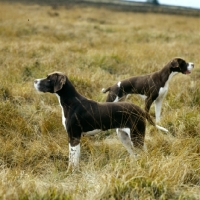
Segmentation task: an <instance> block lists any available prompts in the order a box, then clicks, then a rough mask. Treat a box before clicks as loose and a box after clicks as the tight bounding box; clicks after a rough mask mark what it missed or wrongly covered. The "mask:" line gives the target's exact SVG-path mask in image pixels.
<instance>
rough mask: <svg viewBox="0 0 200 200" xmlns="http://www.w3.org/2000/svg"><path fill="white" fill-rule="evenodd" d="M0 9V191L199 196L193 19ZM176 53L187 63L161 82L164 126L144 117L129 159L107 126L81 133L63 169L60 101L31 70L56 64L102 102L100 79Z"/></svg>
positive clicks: (16, 195) (197, 40)
mask: <svg viewBox="0 0 200 200" xmlns="http://www.w3.org/2000/svg"><path fill="white" fill-rule="evenodd" d="M0 13H1V14H0V69H1V72H0V144H1V148H0V197H1V199H9V200H10V199H11V200H17V199H23V200H25V199H34V200H35V199H43V200H47V199H70V200H71V199H77V200H78V199H87V200H93V199H110V200H111V199H137V200H144V199H149V200H150V199H167V200H169V199H177V200H182V199H184V200H186V199H187V200H188V199H192V200H193V199H194V200H197V199H200V133H199V129H200V88H199V85H200V80H199V78H200V67H199V64H200V62H199V52H200V26H199V24H200V19H199V18H193V17H186V16H185V17H184V16H169V15H162V14H144V13H143V14H141V13H131V12H123V11H114V10H108V9H106V8H102V7H100V8H94V7H87V6H84V7H83V6H82V7H80V6H78V5H77V6H70V7H67V6H51V5H49V6H48V5H43V6H41V5H37V4H20V3H12V4H6V3H5V2H4V3H3V2H0ZM177 56H178V57H182V58H184V59H186V60H187V61H190V62H194V64H195V69H194V70H193V72H192V74H190V75H183V74H178V75H177V76H175V77H174V78H173V79H172V81H171V82H170V87H169V92H168V95H167V97H166V99H165V100H164V102H163V107H162V120H161V125H162V126H164V127H166V128H167V129H169V133H168V134H165V133H163V132H160V131H158V130H157V129H155V128H154V127H152V126H151V125H149V124H147V130H146V139H145V142H146V146H147V149H148V153H146V154H145V153H144V154H141V156H140V158H139V159H138V160H137V161H136V160H132V159H131V158H130V157H129V155H128V153H127V151H126V150H125V148H124V147H123V146H122V144H121V143H120V142H119V140H118V138H117V136H116V134H115V130H109V131H106V132H102V133H101V134H99V135H96V136H94V137H83V138H82V141H81V161H80V166H81V167H80V171H78V172H73V173H68V172H67V165H68V138H67V134H66V132H65V130H64V127H63V126H62V122H61V109H60V107H59V104H58V101H57V98H56V96H55V95H52V94H42V93H38V92H37V91H36V90H35V89H34V87H33V81H34V79H36V78H42V77H45V76H46V75H47V74H48V73H50V72H53V71H61V72H64V73H65V74H66V75H67V76H68V77H69V79H70V80H71V81H72V82H73V84H74V85H75V86H76V88H77V90H78V91H79V92H80V93H81V94H83V95H84V96H86V97H88V98H91V99H94V100H97V101H105V98H106V95H105V94H102V93H101V89H102V88H103V87H107V86H110V85H111V84H114V83H115V82H116V81H118V80H121V79H123V78H127V77H130V76H133V75H138V74H146V73H150V72H152V71H155V70H159V69H160V68H161V67H163V66H164V65H165V64H166V63H167V62H169V61H170V60H171V59H172V58H174V57H177ZM128 101H130V102H134V103H135V104H137V105H140V106H141V107H142V108H144V102H143V100H141V99H140V98H139V97H137V96H134V95H132V97H130V98H129V99H128ZM150 113H151V115H153V116H154V106H152V108H151V112H150Z"/></svg>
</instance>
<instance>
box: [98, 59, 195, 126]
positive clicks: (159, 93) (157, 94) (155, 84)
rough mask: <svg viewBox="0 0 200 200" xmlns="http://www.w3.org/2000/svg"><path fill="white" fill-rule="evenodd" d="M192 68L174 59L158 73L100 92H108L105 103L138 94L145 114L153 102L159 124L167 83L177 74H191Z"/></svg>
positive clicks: (121, 82) (190, 65) (127, 80)
mask: <svg viewBox="0 0 200 200" xmlns="http://www.w3.org/2000/svg"><path fill="white" fill-rule="evenodd" d="M193 68H194V64H193V63H191V62H189V63H187V62H186V61H185V60H183V59H181V58H174V59H173V60H171V61H170V62H169V63H167V65H165V66H164V67H163V68H162V69H161V70H159V71H156V72H153V73H151V74H147V75H143V76H134V77H131V78H128V79H124V80H122V81H119V82H118V83H116V84H114V85H113V86H111V87H108V88H107V89H102V92H103V93H106V92H108V91H109V93H108V96H107V99H106V102H118V101H120V100H123V99H125V98H126V96H127V95H129V94H139V95H140V96H141V97H142V98H144V99H145V111H146V112H149V109H150V107H151V105H152V103H153V102H154V101H155V115H156V122H159V121H160V113H161V106H162V101H163V99H164V97H165V96H166V94H167V91H168V87H169V81H170V80H171V78H172V77H173V76H174V75H175V74H177V73H182V74H189V73H191V70H192V69H193Z"/></svg>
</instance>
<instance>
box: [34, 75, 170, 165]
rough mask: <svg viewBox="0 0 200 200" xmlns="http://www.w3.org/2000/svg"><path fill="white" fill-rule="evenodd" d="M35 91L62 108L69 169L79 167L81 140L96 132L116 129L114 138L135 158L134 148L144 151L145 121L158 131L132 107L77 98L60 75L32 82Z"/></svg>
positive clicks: (141, 111) (135, 107) (137, 108)
mask: <svg viewBox="0 0 200 200" xmlns="http://www.w3.org/2000/svg"><path fill="white" fill-rule="evenodd" d="M34 86H35V88H36V90H38V91H40V92H50V93H55V94H56V95H57V97H58V100H59V102H60V105H61V108H62V123H63V125H64V127H65V129H66V131H67V133H68V137H69V167H70V168H71V167H72V168H74V167H77V166H78V164H79V157H80V139H81V136H82V135H83V134H86V133H87V132H88V134H90V133H91V132H92V131H93V133H94V132H95V130H97V131H96V132H99V131H100V130H103V131H104V130H107V129H113V128H116V131H117V135H118V137H119V139H120V140H121V142H122V143H123V145H124V146H125V148H126V149H127V151H128V152H129V153H130V154H133V155H134V154H135V152H134V151H133V150H134V147H136V148H139V149H141V148H143V145H144V137H145V128H146V119H147V120H148V121H149V123H150V124H152V125H153V126H156V127H157V128H158V129H160V130H163V131H166V132H167V130H166V129H165V128H163V127H160V126H158V125H155V123H154V122H153V121H152V119H151V117H150V115H149V114H148V113H147V112H145V111H143V110H142V109H141V108H139V107H138V106H136V105H134V104H132V103H126V102H119V103H111V102H104V103H98V102H96V101H93V100H89V99H87V98H85V97H84V96H82V95H81V94H79V93H78V92H77V91H76V89H75V87H74V86H73V85H72V83H71V82H70V81H69V79H68V77H67V76H65V75H64V74H63V73H61V72H54V73H51V74H49V75H48V76H47V77H46V78H43V79H36V80H35V81H34Z"/></svg>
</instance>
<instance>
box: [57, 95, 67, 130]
mask: <svg viewBox="0 0 200 200" xmlns="http://www.w3.org/2000/svg"><path fill="white" fill-rule="evenodd" d="M56 96H57V97H58V101H59V104H60V107H61V109H62V124H63V126H64V127H65V130H66V121H67V119H66V118H65V115H64V110H63V107H62V105H61V103H60V96H59V95H57V94H56Z"/></svg>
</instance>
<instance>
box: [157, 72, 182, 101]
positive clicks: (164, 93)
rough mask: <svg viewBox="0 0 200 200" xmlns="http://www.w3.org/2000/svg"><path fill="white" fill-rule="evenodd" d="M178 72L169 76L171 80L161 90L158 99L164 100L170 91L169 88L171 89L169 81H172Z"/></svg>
mask: <svg viewBox="0 0 200 200" xmlns="http://www.w3.org/2000/svg"><path fill="white" fill-rule="evenodd" d="M177 73H178V72H172V73H171V74H170V75H169V78H168V80H167V81H166V83H165V85H164V87H161V88H160V90H159V93H158V98H164V97H165V95H166V94H167V91H168V88H169V81H170V80H171V78H172V77H173V76H174V75H175V74H177Z"/></svg>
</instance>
